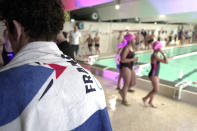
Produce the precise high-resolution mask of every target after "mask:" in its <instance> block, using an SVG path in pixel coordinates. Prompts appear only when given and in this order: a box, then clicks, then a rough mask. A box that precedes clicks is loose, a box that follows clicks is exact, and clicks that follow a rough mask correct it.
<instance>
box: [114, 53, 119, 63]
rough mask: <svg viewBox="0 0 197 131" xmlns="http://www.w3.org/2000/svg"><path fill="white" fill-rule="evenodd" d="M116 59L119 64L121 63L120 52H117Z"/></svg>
mask: <svg viewBox="0 0 197 131" xmlns="http://www.w3.org/2000/svg"><path fill="white" fill-rule="evenodd" d="M115 61H116V63H117V64H120V55H119V54H116V56H115Z"/></svg>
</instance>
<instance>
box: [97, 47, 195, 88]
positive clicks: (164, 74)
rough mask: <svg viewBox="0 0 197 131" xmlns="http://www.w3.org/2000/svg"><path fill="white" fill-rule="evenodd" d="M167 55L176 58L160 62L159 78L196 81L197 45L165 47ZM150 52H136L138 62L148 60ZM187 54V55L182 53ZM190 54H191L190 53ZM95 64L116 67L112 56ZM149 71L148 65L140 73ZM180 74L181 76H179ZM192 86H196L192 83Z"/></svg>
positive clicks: (173, 80) (141, 62)
mask: <svg viewBox="0 0 197 131" xmlns="http://www.w3.org/2000/svg"><path fill="white" fill-rule="evenodd" d="M165 52H166V53H167V56H168V57H176V56H180V57H177V58H176V59H171V60H169V63H168V64H161V70H160V74H159V76H160V78H161V79H163V80H167V81H171V82H175V83H178V82H180V81H183V80H189V81H192V82H197V61H196V60H197V45H193V46H186V47H177V48H170V49H166V50H165ZM151 53H152V52H146V53H138V54H136V55H137V56H138V57H139V61H138V64H140V65H143V64H147V63H149V62H150V56H151ZM183 54H189V55H183ZM190 54H191V55H190ZM95 65H101V66H104V67H111V68H114V69H116V63H115V60H114V58H108V59H102V60H98V61H96V62H95ZM149 71H150V66H149V64H148V66H145V67H144V68H143V71H142V75H144V76H147V75H148V73H149ZM180 75H182V77H180ZM192 86H194V87H197V85H195V84H193V85H192Z"/></svg>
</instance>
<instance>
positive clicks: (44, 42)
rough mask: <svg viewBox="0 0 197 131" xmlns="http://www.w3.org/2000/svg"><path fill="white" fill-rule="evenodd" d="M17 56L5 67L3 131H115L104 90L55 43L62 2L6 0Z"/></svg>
mask: <svg viewBox="0 0 197 131" xmlns="http://www.w3.org/2000/svg"><path fill="white" fill-rule="evenodd" d="M0 19H1V20H3V21H4V23H5V26H6V29H7V30H8V38H9V40H10V42H11V45H12V47H13V51H14V53H15V54H16V55H15V57H14V59H12V60H11V61H10V62H9V63H8V64H7V65H6V66H5V67H4V68H3V69H1V70H0V83H1V86H0V131H68V130H73V131H76V130H77V131H78V130H80V131H111V130H112V128H111V124H110V120H109V116H108V112H107V108H106V102H105V97H104V92H103V89H102V87H101V85H100V83H99V82H98V81H97V80H96V78H95V77H94V76H93V75H92V74H91V73H90V72H89V71H87V70H85V69H84V68H82V67H81V66H80V65H79V64H78V63H76V62H75V61H74V60H72V59H71V58H70V57H67V56H66V55H64V54H63V53H62V52H61V51H60V50H59V49H58V47H57V45H56V43H55V41H56V36H57V34H58V33H59V32H60V31H61V30H62V29H63V24H64V11H63V7H62V3H61V1H60V0H14V1H13V0H1V1H0Z"/></svg>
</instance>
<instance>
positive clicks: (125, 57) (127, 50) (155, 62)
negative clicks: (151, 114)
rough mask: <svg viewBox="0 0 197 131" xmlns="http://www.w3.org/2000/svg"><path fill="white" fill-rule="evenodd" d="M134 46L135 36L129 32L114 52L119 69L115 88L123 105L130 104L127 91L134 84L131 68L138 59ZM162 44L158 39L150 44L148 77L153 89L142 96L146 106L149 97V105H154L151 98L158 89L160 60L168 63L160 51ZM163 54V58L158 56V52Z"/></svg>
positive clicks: (133, 73) (134, 79) (134, 77)
mask: <svg viewBox="0 0 197 131" xmlns="http://www.w3.org/2000/svg"><path fill="white" fill-rule="evenodd" d="M135 46H136V36H135V35H134V34H130V33H129V32H128V33H127V34H126V35H125V36H124V40H123V41H122V43H120V44H119V45H118V51H117V54H116V58H115V60H116V63H117V68H118V70H119V78H118V83H117V89H118V90H119V93H120V95H121V97H122V104H123V105H125V106H128V105H130V103H129V102H128V100H127V92H128V91H129V90H130V88H131V87H135V86H136V74H135V70H134V68H133V66H134V64H135V62H137V61H138V59H139V58H138V57H136V56H135V50H136V49H135ZM161 48H162V44H161V43H160V42H159V41H155V42H154V43H153V44H152V49H153V51H154V52H153V54H152V55H151V70H150V73H149V79H150V80H151V82H152V86H153V89H152V91H150V92H149V93H148V94H147V96H145V97H143V98H142V100H143V103H144V105H145V106H147V100H148V99H149V102H148V103H149V105H150V106H151V107H155V105H154V104H153V98H154V96H155V94H156V93H157V92H158V90H159V71H160V62H162V63H168V59H167V56H166V55H165V53H164V52H163V51H162V49H161ZM159 52H160V53H161V54H162V55H163V58H160V57H159V56H158V53H159ZM121 78H123V81H124V85H123V87H122V88H121V86H120V81H121Z"/></svg>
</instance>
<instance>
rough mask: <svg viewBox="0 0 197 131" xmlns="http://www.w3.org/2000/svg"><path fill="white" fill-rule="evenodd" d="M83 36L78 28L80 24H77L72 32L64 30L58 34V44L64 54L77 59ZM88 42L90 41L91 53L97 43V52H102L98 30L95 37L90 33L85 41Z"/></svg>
mask: <svg viewBox="0 0 197 131" xmlns="http://www.w3.org/2000/svg"><path fill="white" fill-rule="evenodd" d="M81 37H82V34H81V32H80V31H79V30H78V26H77V25H75V26H74V30H73V31H71V32H70V33H68V32H64V31H62V32H60V33H59V34H58V35H57V45H58V47H59V49H60V50H61V51H62V52H63V53H64V54H66V55H68V56H70V57H71V58H73V59H75V60H76V58H77V54H78V51H79V45H80V43H82V42H81ZM86 42H87V43H88V49H89V52H90V53H91V54H92V52H93V44H94V45H95V51H96V53H97V54H100V50H99V47H100V37H99V33H98V32H97V33H96V34H95V37H94V38H93V37H92V36H91V34H89V35H88V38H87V39H86V41H85V43H86Z"/></svg>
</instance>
